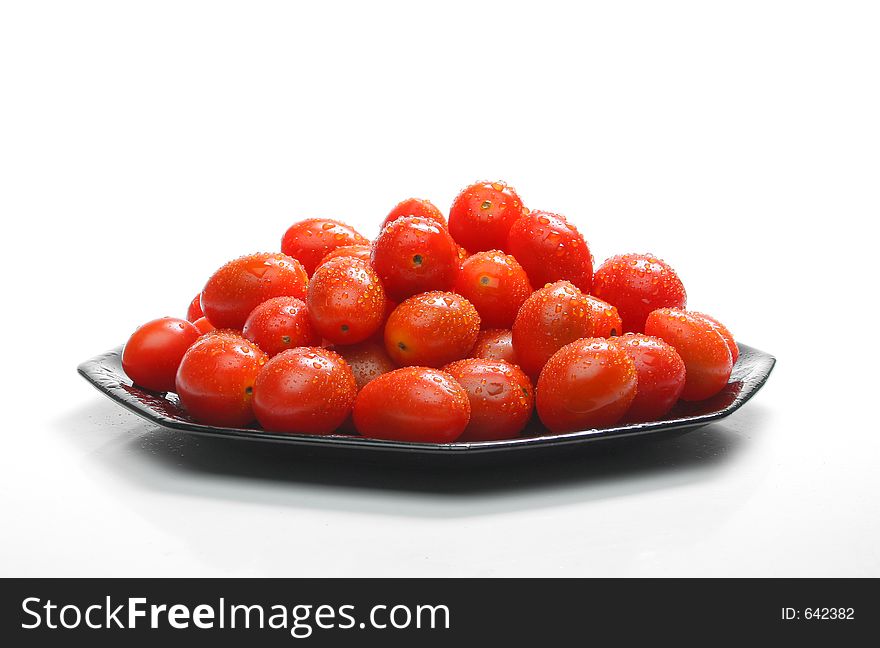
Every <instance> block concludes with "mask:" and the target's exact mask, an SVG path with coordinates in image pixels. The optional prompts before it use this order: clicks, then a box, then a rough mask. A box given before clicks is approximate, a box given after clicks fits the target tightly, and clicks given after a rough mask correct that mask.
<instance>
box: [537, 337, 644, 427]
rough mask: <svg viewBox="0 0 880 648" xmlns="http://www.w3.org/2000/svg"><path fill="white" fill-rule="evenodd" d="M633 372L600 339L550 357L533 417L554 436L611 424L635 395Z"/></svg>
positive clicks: (618, 350) (616, 350) (568, 347)
mask: <svg viewBox="0 0 880 648" xmlns="http://www.w3.org/2000/svg"><path fill="white" fill-rule="evenodd" d="M637 380H638V379H637V376H636V367H635V364H633V361H632V359H631V358H630V357H629V356H628V355H627V354H626V352H625V351H624V350H623V349H621V348H619V347H618V346H617V345H616V344H615V343H613V342H611V341H609V340H606V339H604V338H584V339H582V340H577V341H576V342H572V343H571V344H567V345H566V346H564V347H562V348H561V349H560V350H559V351H557V352H556V353H554V354H553V357H552V358H550V359H549V360H548V361H547V364H546V365H544V369H543V370H542V371H541V377H540V378H538V386H537V399H536V403H537V406H538V416H539V417H540V418H541V422H542V423H543V424H544V425H545V426H547V428H548V429H549V430H551V431H552V432H556V433H562V432H574V431H576V430H589V429H592V428H602V427H608V426H611V425H614V424H615V423H617V422H618V421H620V419H621V418H622V417H623V415H624V414H625V413H626V411H627V410H628V409H629V407H630V405H631V404H632V402H633V399H634V398H635V396H636V388H637V387H636V385H637Z"/></svg>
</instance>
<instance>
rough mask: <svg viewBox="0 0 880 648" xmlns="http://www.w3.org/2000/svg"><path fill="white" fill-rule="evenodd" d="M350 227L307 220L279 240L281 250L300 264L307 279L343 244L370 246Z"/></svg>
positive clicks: (368, 242) (330, 220)
mask: <svg viewBox="0 0 880 648" xmlns="http://www.w3.org/2000/svg"><path fill="white" fill-rule="evenodd" d="M369 244H370V241H369V240H368V239H366V238H365V237H363V236H361V235H360V234H359V233H358V232H357V231H355V229H354V228H353V227H350V226H349V225H346V224H345V223H341V222H339V221H338V220H332V219H330V218H307V219H305V220H301V221H298V222H296V223H294V224H293V225H291V226H290V227H289V228H288V229H287V231H286V232H285V233H284V236H283V237H282V239H281V251H282V252H284V254H286V255H288V256H292V257H293V258H294V259H297V260H298V261H299V262H300V263H302V264H303V267H304V268H305V269H306V272H307V273H308V274H309V276H310V277H311V276H312V273H313V272H314V271H315V268H317V267H318V264H319V263H320V262H321V259H323V258H324V257H325V256H326V255H327V253H328V252H330V251H332V250H335V249H336V248H338V247H342V246H344V245H369Z"/></svg>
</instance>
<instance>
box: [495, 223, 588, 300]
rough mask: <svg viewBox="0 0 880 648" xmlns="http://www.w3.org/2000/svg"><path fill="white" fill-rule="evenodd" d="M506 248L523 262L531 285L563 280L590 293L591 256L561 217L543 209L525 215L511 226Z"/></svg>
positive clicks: (573, 228) (577, 233)
mask: <svg viewBox="0 0 880 648" xmlns="http://www.w3.org/2000/svg"><path fill="white" fill-rule="evenodd" d="M505 249H506V250H507V251H508V252H510V254H512V255H513V256H515V257H516V259H517V261H519V262H520V264H522V267H523V268H525V271H526V273H528V275H529V279H530V280H531V282H532V285H533V286H543V285H544V284H548V283H553V282H554V281H558V280H560V279H564V280H567V281H570V282H571V283H573V284H574V285H575V286H577V287H578V288H579V289H580V290H582V291H583V292H585V293H588V292H590V287H591V285H592V283H593V256H592V254H591V253H590V248H589V246H588V245H587V242H586V241H585V240H584V237H583V236H582V235H581V233H580V232H578V231H577V228H576V227H575V226H574V225H572V224H571V223H569V222H568V221H566V220H565V217H564V216H560V215H559V214H551V213H550V212H543V211H533V212H531V213H529V214H526V215H524V216H523V217H522V218H520V219H518V220H517V221H516V222H515V223H514V224H513V226H511V228H510V234H509V235H508V237H507V247H506V248H505Z"/></svg>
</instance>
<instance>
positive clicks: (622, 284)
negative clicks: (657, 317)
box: [592, 254, 687, 333]
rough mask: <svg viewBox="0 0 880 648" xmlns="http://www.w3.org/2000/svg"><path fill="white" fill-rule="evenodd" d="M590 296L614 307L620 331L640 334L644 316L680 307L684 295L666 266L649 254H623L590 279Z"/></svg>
mask: <svg viewBox="0 0 880 648" xmlns="http://www.w3.org/2000/svg"><path fill="white" fill-rule="evenodd" d="M592 292H593V294H594V295H595V296H596V297H598V298H599V299H602V300H604V301H607V302H608V303H609V304H613V305H614V306H615V307H617V312H618V313H619V314H620V317H621V319H622V320H623V330H624V331H626V332H634V333H642V332H644V330H645V319H646V318H647V317H648V313H650V312H651V311H653V310H656V309H658V308H664V307H674V308H684V306H685V304H686V303H687V294H686V293H685V290H684V285H683V284H682V283H681V279H679V278H678V275H677V274H676V273H675V270H673V269H672V268H671V267H670V266H669V264H668V263H666V262H665V261H662V260H660V259H658V258H657V257H655V256H653V255H650V254H623V255H620V256H615V257H611V258H610V259H608V260H607V261H605V263H603V264H602V265H601V266H600V267H599V269H598V270H596V275H595V276H594V277H593V291H592Z"/></svg>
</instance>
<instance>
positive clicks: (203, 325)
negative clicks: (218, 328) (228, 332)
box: [193, 317, 215, 334]
mask: <svg viewBox="0 0 880 648" xmlns="http://www.w3.org/2000/svg"><path fill="white" fill-rule="evenodd" d="M193 326H195V327H196V328H197V329H199V333H201V334H205V333H210V332H211V331H213V330H214V328H215V326H214V325H213V324H211V322H209V321H208V318H207V317H200V318H199V319H197V320H196V321H195V322H193Z"/></svg>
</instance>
